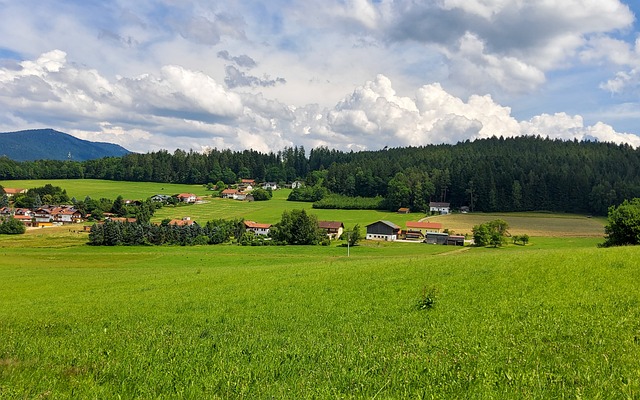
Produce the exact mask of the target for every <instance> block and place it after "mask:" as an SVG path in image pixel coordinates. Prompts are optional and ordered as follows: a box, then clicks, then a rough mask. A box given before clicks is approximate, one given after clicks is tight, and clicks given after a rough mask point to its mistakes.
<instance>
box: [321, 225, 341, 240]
mask: <svg viewBox="0 0 640 400" xmlns="http://www.w3.org/2000/svg"><path fill="white" fill-rule="evenodd" d="M318 228H320V229H322V230H323V231H324V232H325V233H326V234H327V236H328V237H329V239H338V238H339V237H340V236H342V232H343V231H344V224H343V223H342V222H339V221H318Z"/></svg>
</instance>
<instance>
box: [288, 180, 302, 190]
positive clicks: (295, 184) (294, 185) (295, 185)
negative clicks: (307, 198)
mask: <svg viewBox="0 0 640 400" xmlns="http://www.w3.org/2000/svg"><path fill="white" fill-rule="evenodd" d="M303 186H304V182H302V181H293V183H292V184H291V189H300V188H301V187H303Z"/></svg>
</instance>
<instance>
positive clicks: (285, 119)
mask: <svg viewBox="0 0 640 400" xmlns="http://www.w3.org/2000/svg"><path fill="white" fill-rule="evenodd" d="M0 108H2V109H5V110H11V111H9V112H8V113H7V112H5V113H4V114H2V115H1V119H0V124H2V125H3V126H6V124H7V123H16V121H22V122H21V123H24V124H26V125H39V126H51V127H53V128H57V129H61V130H63V131H67V132H70V133H73V134H75V135H77V136H79V137H83V138H86V139H90V140H98V141H111V142H115V143H118V144H121V145H123V146H125V147H126V148H129V149H130V150H134V151H140V152H146V151H151V150H158V149H161V148H166V149H169V150H173V149H175V148H183V149H195V150H201V149H205V148H207V147H219V148H227V147H228V148H232V149H237V150H239V149H245V148H253V149H257V150H260V151H265V152H266V151H274V150H278V149H281V148H283V147H285V146H291V145H303V146H305V147H307V148H312V147H316V146H320V145H325V146H329V147H332V148H339V149H353V150H365V149H378V148H383V147H384V146H409V145H412V146H418V145H427V144H438V143H456V142H459V141H464V140H468V139H470V140H474V139H479V138H487V137H491V136H505V137H510V136H519V135H541V136H547V137H551V138H561V139H566V140H569V139H579V140H600V141H613V142H616V143H630V144H632V145H634V146H639V145H640V137H638V136H637V135H634V134H630V133H620V132H616V131H615V130H614V129H613V128H612V127H611V126H609V125H606V124H604V123H602V122H598V123H596V124H594V125H586V124H585V123H584V121H583V118H582V117H581V116H580V115H568V114H565V113H557V114H553V115H551V114H542V115H539V116H535V117H533V118H531V119H529V120H526V121H518V120H517V119H516V118H515V117H514V116H513V115H512V114H511V109H510V108H509V107H506V106H503V105H501V104H499V103H497V102H496V101H495V100H494V99H493V98H492V97H491V96H490V95H482V96H480V95H471V96H469V97H468V98H466V99H463V98H460V97H457V96H455V95H453V94H451V93H449V92H447V91H446V90H445V89H444V88H443V87H442V85H440V84H438V83H432V84H428V85H423V86H421V87H419V88H417V89H416V90H414V91H413V93H411V94H409V95H406V94H399V93H398V91H397V89H396V88H395V87H394V84H393V83H392V81H391V79H390V78H388V77H387V76H385V75H378V76H376V77H375V79H373V80H370V81H366V82H365V83H363V84H362V85H359V86H357V87H356V88H355V90H353V92H351V93H350V94H347V95H345V96H343V98H342V99H341V100H340V101H338V102H336V103H335V104H334V105H333V106H332V107H323V106H319V105H317V104H308V105H302V106H295V105H288V104H285V103H282V102H281V101H278V100H276V99H271V98H268V97H266V96H264V95H263V94H261V93H238V92H235V91H232V90H230V89H229V88H226V87H225V86H223V85H221V84H220V83H219V82H217V81H216V80H215V79H214V78H212V77H211V76H209V75H207V74H206V73H204V72H201V71H193V70H190V69H187V68H184V67H181V66H176V65H167V66H164V67H162V68H161V69H160V70H159V72H158V73H155V74H144V75H139V76H134V77H116V78H112V79H109V78H107V77H105V76H103V75H101V74H100V73H99V72H98V71H96V70H94V69H90V68H83V67H80V66H77V65H75V64H73V63H69V62H68V61H67V59H66V54H65V53H64V52H61V51H51V52H47V53H45V54H42V55H41V56H40V57H37V58H36V59H35V60H33V61H23V62H21V63H20V68H18V69H15V68H12V69H8V68H5V69H3V68H0ZM20 128H22V127H20Z"/></svg>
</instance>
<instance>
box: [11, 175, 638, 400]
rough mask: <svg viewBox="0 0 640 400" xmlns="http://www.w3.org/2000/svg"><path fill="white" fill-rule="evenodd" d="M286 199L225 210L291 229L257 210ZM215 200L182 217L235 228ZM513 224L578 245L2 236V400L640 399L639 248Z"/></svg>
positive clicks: (563, 222)
mask: <svg viewBox="0 0 640 400" xmlns="http://www.w3.org/2000/svg"><path fill="white" fill-rule="evenodd" d="M0 184H3V185H4V183H0ZM6 186H9V187H11V186H10V185H6ZM60 186H62V187H68V191H69V192H70V193H71V190H69V188H70V186H69V185H67V184H62V185H60ZM180 191H182V190H180ZM106 197H114V196H106ZM132 197H133V196H132ZM272 201H273V203H271V202H266V203H261V204H258V203H252V204H245V203H239V202H231V201H230V202H227V203H228V204H232V205H231V206H229V207H232V208H230V209H227V210H224V211H220V212H221V213H231V212H239V211H237V210H236V209H235V207H242V206H243V205H244V206H248V207H256V209H255V210H251V211H250V212H253V213H254V215H255V216H262V217H264V218H265V219H266V218H267V216H268V215H269V213H271V214H272V216H273V217H274V218H276V219H277V218H278V217H279V214H278V213H279V212H281V210H282V209H279V211H278V210H276V211H271V210H268V209H267V208H268V207H266V206H265V207H266V208H265V209H261V210H258V209H257V206H258V205H260V206H262V204H265V205H268V203H271V205H272V207H273V208H276V209H278V208H280V207H284V205H282V204H281V203H284V204H287V203H286V202H283V201H274V200H272ZM217 202H218V201H212V202H210V203H208V205H207V204H204V205H202V206H191V207H181V208H176V209H174V210H176V212H181V211H184V210H198V208H197V207H201V209H202V210H203V211H202V215H203V217H206V218H210V217H218V215H219V214H216V212H215V211H214V210H215V209H216V207H211V205H212V204H216V203H217ZM221 204H222V203H221ZM220 207H222V206H219V207H218V208H220ZM238 209H239V208H238ZM168 210H169V209H163V210H162V211H163V212H165V211H168ZM204 210H206V211H204ZM248 212H249V211H248ZM314 212H315V211H314ZM189 213H190V214H192V215H195V213H192V212H191V211H189ZM345 213H346V212H345ZM239 215H241V214H239ZM344 215H351V216H352V217H351V218H352V220H351V221H352V222H353V223H355V222H359V223H360V221H362V220H363V219H365V218H367V219H369V218H371V217H372V214H367V215H359V214H358V213H353V214H344ZM412 216H413V215H410V217H407V218H411V219H414V218H412ZM501 216H502V217H505V219H507V218H510V217H513V218H514V220H513V221H515V222H513V224H514V226H516V225H518V226H520V225H521V226H522V227H530V228H532V230H533V227H534V226H536V224H541V223H540V222H536V221H538V219H536V218H541V216H542V217H543V220H544V221H547V220H552V221H553V222H554V223H555V224H556V225H557V226H558V228H554V229H555V230H556V231H558V232H571V231H574V232H578V233H579V234H577V235H576V236H571V237H554V236H553V235H551V234H549V233H547V234H546V235H545V236H534V237H532V239H531V244H530V245H528V246H515V245H509V246H507V247H504V248H498V249H492V248H486V249H484V248H482V249H481V248H464V249H460V248H457V249H455V248H450V247H446V246H435V245H423V244H411V243H379V242H365V243H363V244H362V245H360V246H357V247H355V248H351V251H350V257H347V254H346V248H343V247H337V246H336V245H332V246H326V247H323V246H317V247H304V246H302V247H297V246H287V247H240V246H235V245H220V246H196V247H114V248H106V247H102V248H93V247H89V246H86V245H84V243H85V242H86V236H85V235H86V234H85V233H82V232H78V231H76V229H75V228H68V227H62V228H51V229H39V230H32V231H29V232H28V233H27V234H25V235H21V236H19V237H8V236H3V237H0V254H1V255H2V257H0V398H2V399H5V398H6V399H23V398H52V399H54V398H55V399H65V398H69V399H71V398H118V397H121V398H141V399H148V398H193V399H201V398H221V399H223V398H370V399H373V398H376V399H397V398H471V399H480V398H482V399H484V398H491V399H493V398H501V399H502V398H513V399H521V398H585V399H592V398H630V399H633V398H639V397H640V364H638V362H637V360H638V359H640V307H639V306H640V266H639V265H638V262H637V260H639V259H640V248H638V247H624V248H610V249H601V248H598V247H597V246H596V244H597V243H598V242H600V241H602V230H601V229H602V221H601V220H597V219H593V218H583V217H578V216H565V215H561V216H554V215H551V214H531V215H527V214H521V215H509V214H503V215H501ZM391 217H394V218H391ZM398 217H401V216H398ZM476 217H477V215H476V214H467V215H451V216H447V217H444V218H449V219H445V220H446V221H455V223H456V224H460V225H456V226H459V228H456V229H460V230H462V229H464V228H463V227H464V226H468V225H473V224H475V223H476V222H475V221H476V219H475V218H476ZM483 217H486V216H483ZM488 217H489V218H488V219H493V217H494V215H490V216H488ZM385 218H387V217H385ZM463 218H469V219H468V220H467V221H466V222H465V220H464V219H463ZM256 219H259V218H256ZM335 219H337V218H335ZM387 219H391V220H392V221H396V223H398V224H400V222H401V221H402V220H401V219H399V218H395V214H391V215H389V216H388V218H387ZM593 221H596V222H598V221H600V222H599V223H600V225H599V226H598V229H596V228H593V227H590V226H591V225H589V224H592V223H593ZM481 222H484V219H483V221H481ZM544 224H551V222H544ZM544 224H541V225H540V226H542V225H544ZM451 225H452V226H453V222H452V223H451ZM516 229H519V228H516ZM576 229H578V231H576ZM598 230H599V232H600V236H599V237H598V236H597V235H596V233H595V232H596V231H598ZM580 236H582V237H580ZM428 298H433V299H435V303H433V307H432V308H428V307H425V305H427V304H428V303H429V302H428V301H427V300H428Z"/></svg>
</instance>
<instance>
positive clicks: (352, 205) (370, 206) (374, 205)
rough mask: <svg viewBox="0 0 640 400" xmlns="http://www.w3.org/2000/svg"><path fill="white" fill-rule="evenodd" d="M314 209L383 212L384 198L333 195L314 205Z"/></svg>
mask: <svg viewBox="0 0 640 400" xmlns="http://www.w3.org/2000/svg"><path fill="white" fill-rule="evenodd" d="M313 208H320V209H340V210H382V209H384V198H382V197H380V196H378V197H350V196H343V195H339V194H331V195H329V196H326V197H325V198H323V199H322V200H318V201H316V202H314V203H313Z"/></svg>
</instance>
